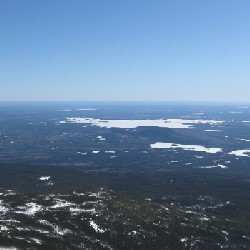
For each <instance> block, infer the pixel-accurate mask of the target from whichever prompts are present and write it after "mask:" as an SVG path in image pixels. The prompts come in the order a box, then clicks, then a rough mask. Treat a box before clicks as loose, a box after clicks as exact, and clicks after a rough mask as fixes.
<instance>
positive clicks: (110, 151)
mask: <svg viewBox="0 0 250 250" xmlns="http://www.w3.org/2000/svg"><path fill="white" fill-rule="evenodd" d="M105 153H107V154H115V150H106V151H105Z"/></svg>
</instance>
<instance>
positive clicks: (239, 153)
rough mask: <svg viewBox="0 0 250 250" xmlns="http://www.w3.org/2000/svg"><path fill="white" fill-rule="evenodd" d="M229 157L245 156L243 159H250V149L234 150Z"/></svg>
mask: <svg viewBox="0 0 250 250" xmlns="http://www.w3.org/2000/svg"><path fill="white" fill-rule="evenodd" d="M228 154H229V155H235V156H243V157H250V156H249V155H248V154H250V150H249V149H243V150H234V151H232V152H230V153H228Z"/></svg>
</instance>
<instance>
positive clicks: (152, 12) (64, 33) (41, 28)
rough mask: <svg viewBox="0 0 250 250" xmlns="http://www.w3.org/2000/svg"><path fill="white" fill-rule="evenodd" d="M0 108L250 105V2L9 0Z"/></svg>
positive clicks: (1, 41)
mask: <svg viewBox="0 0 250 250" xmlns="http://www.w3.org/2000/svg"><path fill="white" fill-rule="evenodd" d="M0 45H1V46H0V101H10V100H13V101H17V100H19V101H20V100H24V101H27V100H32V101H34V100H37V101H42V100H44V101H48V100H60V101H63V100H65V101H68V100H72V101H81V100H138V101H140V100H141V101H142V100H156V101H169V100H194V101H201V100H208V101H210V100H216V101H219V100H221V101H233V100H235V101H250V1H249V0H189V1H188V0H67V1H66V0H2V1H0Z"/></svg>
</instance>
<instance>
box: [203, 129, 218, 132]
mask: <svg viewBox="0 0 250 250" xmlns="http://www.w3.org/2000/svg"><path fill="white" fill-rule="evenodd" d="M204 131H205V132H221V130H218V129H205V130H204Z"/></svg>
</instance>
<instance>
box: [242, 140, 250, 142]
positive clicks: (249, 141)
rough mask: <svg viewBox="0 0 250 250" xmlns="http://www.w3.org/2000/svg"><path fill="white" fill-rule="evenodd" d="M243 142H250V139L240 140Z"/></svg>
mask: <svg viewBox="0 0 250 250" xmlns="http://www.w3.org/2000/svg"><path fill="white" fill-rule="evenodd" d="M240 140H241V141H247V142H250V140H249V139H240Z"/></svg>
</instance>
